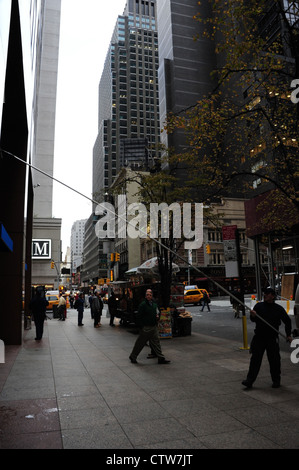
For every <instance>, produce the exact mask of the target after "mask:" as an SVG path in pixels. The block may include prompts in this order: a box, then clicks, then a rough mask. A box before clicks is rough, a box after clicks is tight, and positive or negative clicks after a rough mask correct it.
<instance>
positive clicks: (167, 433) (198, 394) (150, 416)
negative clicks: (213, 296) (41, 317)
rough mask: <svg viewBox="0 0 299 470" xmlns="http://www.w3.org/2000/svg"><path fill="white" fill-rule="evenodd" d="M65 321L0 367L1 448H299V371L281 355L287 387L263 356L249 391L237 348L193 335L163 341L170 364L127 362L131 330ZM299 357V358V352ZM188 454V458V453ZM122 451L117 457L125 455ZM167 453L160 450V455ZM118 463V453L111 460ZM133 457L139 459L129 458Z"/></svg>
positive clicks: (9, 351) (29, 339)
mask: <svg viewBox="0 0 299 470" xmlns="http://www.w3.org/2000/svg"><path fill="white" fill-rule="evenodd" d="M83 322H84V326H82V327H78V326H77V314H76V312H75V311H74V310H69V311H68V318H67V320H66V321H65V322H61V321H58V320H57V319H52V320H48V321H47V322H46V323H45V333H44V338H43V340H42V341H41V342H36V341H35V340H34V338H35V327H34V324H32V329H31V330H28V331H25V332H24V341H23V345H22V346H19V347H12V346H11V347H7V348H6V356H5V364H0V448H1V449H111V450H115V451H117V450H120V449H128V450H130V449H162V450H165V449H172V451H171V452H173V451H175V452H176V453H179V452H178V450H179V449H180V450H184V449H185V450H186V451H185V453H186V454H192V452H190V450H194V451H195V450H196V449H298V448H299V406H298V404H299V364H293V363H292V362H291V360H290V354H291V352H292V351H293V349H291V348H290V353H285V352H282V353H281V354H282V372H283V373H282V387H281V388H279V389H272V388H271V378H270V375H269V367H268V361H267V358H266V357H264V361H263V365H262V369H261V372H260V374H259V377H258V379H257V382H256V384H255V386H254V388H252V389H251V390H245V389H244V387H243V386H242V385H241V381H242V380H243V379H244V378H245V377H246V374H247V370H248V365H249V358H250V356H249V352H248V350H243V349H241V347H242V337H241V332H240V343H232V342H231V341H227V340H224V339H219V338H214V337H210V336H205V335H201V334H197V333H192V334H191V336H185V337H178V338H172V339H163V340H161V342H162V349H163V352H164V354H165V356H166V358H167V359H170V360H171V364H168V365H158V364H157V360H155V359H147V354H148V353H149V348H148V347H146V348H144V350H143V351H142V352H141V354H140V356H139V357H138V364H131V362H130V361H129V354H130V352H131V350H132V347H133V344H134V342H135V339H136V331H134V329H133V328H132V329H129V328H123V327H121V326H118V320H116V324H117V326H116V327H114V328H112V327H110V326H109V320H108V319H107V318H106V317H105V315H103V317H102V326H101V327H100V328H98V329H95V328H94V327H93V322H92V320H91V318H90V311H89V309H86V310H85V312H84V321H83ZM297 357H299V353H298V354H297ZM188 449H189V451H188V452H187V450H188ZM119 453H121V451H119ZM160 453H161V452H160ZM112 455H113V454H112ZM132 455H136V453H134V454H132Z"/></svg>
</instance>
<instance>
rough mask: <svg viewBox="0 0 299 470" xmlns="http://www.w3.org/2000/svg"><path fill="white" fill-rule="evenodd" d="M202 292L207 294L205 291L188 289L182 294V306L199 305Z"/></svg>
mask: <svg viewBox="0 0 299 470" xmlns="http://www.w3.org/2000/svg"><path fill="white" fill-rule="evenodd" d="M204 292H206V293H207V295H209V294H208V292H207V291H206V289H190V290H186V291H185V292H184V304H188V305H189V304H194V305H199V304H200V303H201V299H202V298H203V295H204Z"/></svg>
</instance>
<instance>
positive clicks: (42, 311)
mask: <svg viewBox="0 0 299 470" xmlns="http://www.w3.org/2000/svg"><path fill="white" fill-rule="evenodd" d="M48 305H49V302H48V301H47V300H46V299H45V298H44V297H39V296H35V297H33V299H32V300H31V302H30V304H29V308H30V310H31V311H32V314H33V318H34V317H37V316H40V317H44V316H45V315H46V309H47V306H48Z"/></svg>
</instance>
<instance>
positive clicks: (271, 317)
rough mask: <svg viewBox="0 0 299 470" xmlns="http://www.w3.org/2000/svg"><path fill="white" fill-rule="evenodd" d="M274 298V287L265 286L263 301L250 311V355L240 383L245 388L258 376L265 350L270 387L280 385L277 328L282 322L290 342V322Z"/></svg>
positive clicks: (249, 386)
mask: <svg viewBox="0 0 299 470" xmlns="http://www.w3.org/2000/svg"><path fill="white" fill-rule="evenodd" d="M274 300H275V291H274V289H272V288H267V289H266V290H265V293H264V302H259V303H257V304H256V305H255V307H254V309H253V310H251V311H250V319H251V321H253V322H255V324H256V328H255V330H254V333H255V334H254V337H253V339H252V342H251V347H250V352H251V354H252V356H251V360H250V366H249V371H248V374H247V379H246V380H243V382H242V385H244V386H245V387H247V388H251V387H252V384H253V382H254V381H255V380H256V378H257V376H258V373H259V370H260V367H261V364H262V359H263V355H264V352H265V351H267V357H268V361H269V364H270V374H271V378H272V382H273V383H272V387H273V388H278V387H279V386H280V375H281V370H280V350H279V342H278V334H279V331H278V330H279V326H280V324H281V322H283V323H284V325H285V332H286V336H287V340H288V341H289V342H291V341H292V336H291V331H292V322H291V319H290V317H289V316H288V314H287V312H286V311H285V309H284V308H283V307H282V306H281V305H278V304H276V303H275V302H274ZM262 319H263V320H265V321H263V320H262Z"/></svg>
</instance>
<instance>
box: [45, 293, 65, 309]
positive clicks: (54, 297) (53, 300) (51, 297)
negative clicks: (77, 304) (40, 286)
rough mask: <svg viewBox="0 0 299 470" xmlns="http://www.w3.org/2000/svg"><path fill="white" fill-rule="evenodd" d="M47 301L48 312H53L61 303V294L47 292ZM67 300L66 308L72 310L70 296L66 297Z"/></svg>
mask: <svg viewBox="0 0 299 470" xmlns="http://www.w3.org/2000/svg"><path fill="white" fill-rule="evenodd" d="M46 299H47V301H48V302H49V305H48V306H47V310H53V305H58V303H59V294H57V293H56V292H47V293H46ZM65 300H66V308H70V302H69V297H68V295H65Z"/></svg>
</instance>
